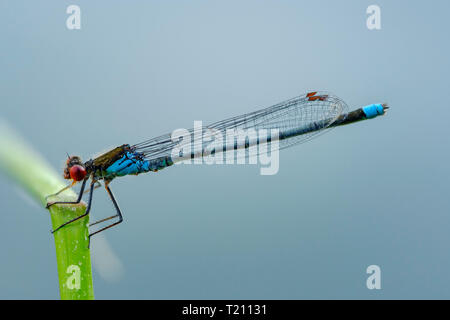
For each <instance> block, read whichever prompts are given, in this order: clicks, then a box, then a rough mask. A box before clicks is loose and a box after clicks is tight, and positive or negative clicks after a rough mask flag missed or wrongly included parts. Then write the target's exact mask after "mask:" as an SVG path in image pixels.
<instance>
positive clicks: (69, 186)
mask: <svg viewBox="0 0 450 320" xmlns="http://www.w3.org/2000/svg"><path fill="white" fill-rule="evenodd" d="M77 182H78V181H75V180H74V181H72V183H71V184H69V185H68V186H65V187H64V188H62V189H61V190H59V191H58V192H56V193H53V194H49V195H48V196H46V197H45V200H47V199H48V198H50V197H55V196H57V195H58V194H60V193H61V192H63V191H65V190H67V189H70V188H72V187H73V186H74V185H76V184H77ZM47 205H48V204H47ZM47 208H48V207H47Z"/></svg>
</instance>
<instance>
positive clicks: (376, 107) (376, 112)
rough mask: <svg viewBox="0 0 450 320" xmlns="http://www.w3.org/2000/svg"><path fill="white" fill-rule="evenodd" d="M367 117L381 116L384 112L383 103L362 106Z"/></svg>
mask: <svg viewBox="0 0 450 320" xmlns="http://www.w3.org/2000/svg"><path fill="white" fill-rule="evenodd" d="M362 109H363V111H364V114H365V115H366V118H374V117H376V116H380V115H382V114H384V108H383V105H382V104H381V103H379V104H371V105H368V106H365V107H363V108H362Z"/></svg>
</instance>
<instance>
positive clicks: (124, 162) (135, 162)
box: [106, 152, 173, 177]
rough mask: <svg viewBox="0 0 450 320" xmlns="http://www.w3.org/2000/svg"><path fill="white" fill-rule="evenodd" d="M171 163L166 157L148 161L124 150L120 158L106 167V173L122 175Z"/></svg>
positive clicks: (156, 169) (152, 169) (159, 167)
mask: <svg viewBox="0 0 450 320" xmlns="http://www.w3.org/2000/svg"><path fill="white" fill-rule="evenodd" d="M172 164H173V162H172V160H171V159H170V158H168V157H161V158H158V159H155V160H151V161H150V160H144V159H143V158H142V155H141V154H139V153H133V152H126V153H125V154H124V155H123V156H122V158H120V159H119V160H117V161H116V162H114V163H113V164H112V165H110V166H109V167H108V168H107V169H106V173H107V174H108V175H110V176H115V177H122V176H126V175H129V174H139V173H144V172H149V171H158V170H160V169H163V168H165V167H168V166H170V165H172Z"/></svg>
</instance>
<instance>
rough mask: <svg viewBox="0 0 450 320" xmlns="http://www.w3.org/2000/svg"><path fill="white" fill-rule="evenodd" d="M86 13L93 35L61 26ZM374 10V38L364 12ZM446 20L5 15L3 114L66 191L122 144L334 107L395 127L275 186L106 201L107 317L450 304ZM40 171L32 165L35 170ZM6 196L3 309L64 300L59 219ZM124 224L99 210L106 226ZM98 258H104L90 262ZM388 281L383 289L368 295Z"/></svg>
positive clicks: (315, 155)
mask: <svg viewBox="0 0 450 320" xmlns="http://www.w3.org/2000/svg"><path fill="white" fill-rule="evenodd" d="M70 4H77V5H79V6H80V8H81V30H68V29H67V28H66V19H67V17H68V15H67V14H66V8H67V6H69V5H70ZM371 4H377V5H379V6H380V7H381V27H382V28H381V30H377V31H370V30H368V29H367V27H366V19H367V14H366V8H367V7H368V6H369V5H371ZM449 11H450V4H449V2H448V1H433V2H432V3H429V2H426V1H420V2H419V1H381V0H378V1H331V0H330V1H256V0H255V1H223V0H222V1H206V0H205V1H126V2H125V1H95V2H92V1H70V2H69V1H41V2H31V1H4V0H3V1H1V2H0V40H1V41H0V43H1V50H0V57H1V58H0V87H1V89H0V108H1V113H0V115H1V117H2V118H4V119H6V121H7V122H8V123H9V124H10V125H11V126H14V127H15V128H16V129H17V130H18V131H19V132H20V133H21V134H22V135H23V136H24V137H25V138H26V139H27V140H28V141H29V142H30V143H31V144H32V145H33V146H34V147H35V148H36V149H37V150H39V151H40V152H41V153H42V154H43V155H44V156H45V158H46V159H47V160H48V161H49V162H50V163H51V164H52V165H53V166H54V167H55V168H57V169H58V170H59V171H61V172H62V167H63V163H64V160H65V157H66V155H65V153H66V152H69V153H70V154H76V155H80V156H81V157H83V159H89V158H90V157H92V156H95V155H96V154H99V153H100V152H102V151H106V150H108V149H109V148H111V147H115V146H117V145H120V144H123V143H131V144H133V143H137V142H140V141H142V140H145V139H148V138H151V137H153V136H157V135H160V134H163V133H169V132H171V131H172V130H173V129H176V128H180V127H184V128H189V127H192V126H193V121H194V120H203V121H204V123H210V122H213V121H216V120H221V119H224V118H228V117H230V116H235V115H239V114H242V113H246V112H250V111H254V110H257V109H260V108H262V107H266V106H270V105H272V104H274V103H278V102H280V101H283V100H285V99H288V98H292V97H294V96H297V95H300V94H301V93H304V92H307V91H310V90H328V91H331V92H334V93H335V94H337V95H338V96H340V97H341V98H342V99H344V100H345V101H346V102H347V103H348V105H349V106H350V107H351V108H356V107H359V106H363V105H367V104H370V103H376V102H388V103H389V104H390V106H391V109H390V110H389V112H388V114H387V116H385V117H382V118H379V119H375V120H371V121H366V122H363V123H358V124H355V125H352V126H347V127H343V128H338V129H334V130H332V131H331V132H329V133H327V134H326V135H323V136H321V137H319V138H317V139H314V140H313V141H311V142H309V143H306V144H303V145H301V146H298V147H295V148H290V149H287V150H284V151H282V152H281V154H280V170H279V173H278V174H277V175H274V176H261V175H260V174H259V168H258V167H257V166H254V165H253V166H238V165H234V166H233V165H228V166H218V165H216V166H207V165H203V166H193V165H191V166H188V165H181V166H175V167H171V168H169V169H166V170H163V171H161V172H159V173H157V174H153V173H149V174H147V175H141V176H139V177H125V178H122V179H117V180H116V181H114V182H113V183H112V184H111V187H112V189H113V190H114V191H115V194H116V196H117V198H118V200H119V203H120V205H121V208H122V210H123V212H124V218H125V221H124V223H123V224H121V225H120V226H119V227H117V228H114V229H111V230H109V231H107V232H106V233H105V236H104V237H99V238H98V239H99V240H96V239H95V238H94V244H93V246H94V252H93V259H94V267H95V268H94V276H95V279H94V281H95V295H96V298H99V299H107V298H112V299H116V298H117V299H118V298H130V299H131V298H139V299H144V298H145V299H147V298H148V299H231V298H235V299H241V298H246V299H248V298H254V299H300V298H342V299H345V298H361V299H379V298H384V299H391V298H447V299H448V298H450V277H449V275H448V274H449V270H450V255H449V250H448V248H449V244H450V232H449V229H450V215H449V204H450V200H449V188H448V178H449V173H450V172H449V168H448V160H449V149H448V146H449V133H450V129H449V125H448V118H449V116H450V112H449V108H448V107H449V100H450V99H449V98H450V97H449V81H448V75H449V74H450V72H449V71H450V70H449V69H450V68H449V65H450V63H449V58H448V57H449V53H450V46H449V41H448V31H449V27H448V23H449V22H448V12H449ZM30 161H33V159H30ZM1 179H2V180H1V181H0V197H1V214H0V251H1V256H2V258H1V262H0V298H3V299H9V298H27V299H33V298H44V299H57V298H59V292H58V284H57V273H56V263H55V253H54V243H53V237H52V236H51V234H50V233H49V229H50V219H49V216H48V212H47V211H45V210H44V209H42V208H39V207H37V206H33V205H32V204H31V203H30V202H29V201H26V196H24V195H23V194H21V193H20V191H18V187H14V185H13V184H12V183H11V182H10V181H8V180H5V178H4V177H3V176H2V178H1ZM112 210H113V207H112V204H111V203H110V202H109V201H108V199H107V196H106V194H105V192H104V191H103V190H101V189H100V191H98V192H96V195H95V202H94V204H93V211H92V212H93V213H94V215H95V216H96V217H97V218H98V217H103V216H107V215H108V214H109V213H111V212H112ZM96 242H97V243H96ZM372 264H376V265H379V266H380V268H381V272H382V284H381V285H382V289H381V290H368V289H367V287H366V279H367V277H368V275H367V274H366V268H367V267H368V266H369V265H372Z"/></svg>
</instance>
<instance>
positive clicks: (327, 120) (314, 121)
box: [132, 92, 347, 160]
mask: <svg viewBox="0 0 450 320" xmlns="http://www.w3.org/2000/svg"><path fill="white" fill-rule="evenodd" d="M346 111H347V105H346V104H345V102H344V101H343V100H341V99H340V98H338V97H336V96H335V95H333V94H331V93H327V92H311V93H308V94H305V95H302V96H299V97H296V98H293V99H291V100H287V101H284V102H281V103H279V104H276V105H274V106H271V107H269V108H266V109H262V110H259V111H255V112H251V113H248V114H244V115H241V116H237V117H233V118H229V119H226V120H222V121H218V122H215V123H213V124H211V125H209V126H203V127H200V128H193V129H190V130H186V131H185V134H186V133H188V134H189V135H190V139H186V136H185V137H184V138H183V139H180V138H179V137H174V133H172V134H165V135H162V136H159V137H156V138H153V139H150V140H147V141H144V142H141V143H138V144H136V145H133V146H132V148H133V149H134V150H135V151H137V152H139V153H141V154H142V155H143V156H144V157H145V158H146V159H149V160H154V159H158V158H160V157H166V156H169V157H170V156H172V153H173V150H174V148H177V150H179V149H181V148H185V147H187V148H185V149H187V150H191V151H190V155H184V159H186V158H197V157H202V156H203V155H205V154H207V155H209V154H211V153H218V152H223V153H226V152H230V149H229V147H225V146H224V147H223V148H222V147H221V145H224V144H225V141H226V137H227V133H228V132H241V133H242V132H243V133H244V134H246V133H249V132H250V133H253V130H254V132H256V134H257V136H256V138H255V139H252V138H251V137H249V136H247V137H245V138H244V140H242V139H241V143H240V144H239V142H237V141H236V139H238V138H236V139H235V140H234V149H236V148H248V147H250V146H251V145H252V143H253V144H260V143H262V140H261V139H260V138H259V136H260V135H259V134H260V133H261V132H267V133H268V134H269V136H270V132H272V131H271V130H272V129H273V130H276V131H277V132H278V139H277V140H278V144H277V147H276V148H275V149H274V148H273V147H272V150H276V149H284V148H287V147H290V146H292V145H296V144H299V143H303V142H305V141H308V140H310V139H312V138H313V137H316V136H318V135H319V134H321V133H323V132H325V131H326V130H328V129H330V128H331V127H332V126H333V124H335V122H336V121H342V117H343V115H345V113H346ZM338 119H339V120H338ZM249 135H250V136H251V134H249ZM195 137H201V139H195ZM173 138H174V139H173ZM205 138H206V139H205ZM205 140H206V141H205ZM270 140H273V137H270V138H269V141H270ZM264 141H266V140H264ZM213 142H214V143H213ZM258 150H259V148H258ZM257 153H259V151H257Z"/></svg>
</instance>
